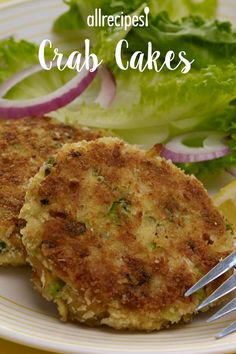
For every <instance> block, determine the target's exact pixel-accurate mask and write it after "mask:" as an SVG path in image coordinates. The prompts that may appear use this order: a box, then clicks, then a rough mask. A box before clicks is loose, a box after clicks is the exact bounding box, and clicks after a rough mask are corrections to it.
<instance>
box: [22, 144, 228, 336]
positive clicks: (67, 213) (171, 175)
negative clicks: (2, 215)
mask: <svg viewBox="0 0 236 354" xmlns="http://www.w3.org/2000/svg"><path fill="white" fill-rule="evenodd" d="M21 217H22V218H23V219H25V221H26V223H27V224H26V227H25V228H24V229H23V243H24V245H25V247H26V250H27V253H28V259H29V261H30V263H31V264H32V267H33V270H34V276H33V281H34V284H35V286H36V288H38V290H39V291H40V292H41V293H42V295H43V296H44V297H45V298H47V299H48V300H53V301H54V302H56V303H57V305H58V309H59V312H60V316H61V318H62V319H63V320H68V319H70V320H75V321H79V322H83V323H85V324H88V325H101V324H105V325H108V326H111V327H114V328H116V329H127V328H128V329H138V330H149V331H150V330H155V329H157V330H158V329H160V328H162V327H166V326H168V325H169V324H170V323H175V322H178V321H180V320H181V319H182V320H185V321H187V320H188V319H189V318H190V314H192V313H193V312H194V310H195V308H196V306H197V305H198V304H199V303H200V302H201V301H202V300H203V299H204V298H205V297H206V295H207V293H210V292H211V291H212V290H213V287H212V286H211V288H210V287H208V288H207V289H205V290H201V291H199V292H198V293H197V294H195V295H193V296H191V297H190V298H185V297H184V293H185V291H186V290H187V289H188V288H190V287H191V286H192V285H193V284H194V283H195V282H196V281H197V280H198V279H199V278H201V277H202V275H203V274H205V273H207V272H208V271H209V270H210V269H211V268H212V267H213V266H215V265H216V264H217V263H218V262H219V260H220V259H221V258H222V257H225V256H226V255H228V253H230V252H231V250H232V244H233V241H232V235H231V234H230V232H227V231H226V228H225V225H224V221H223V218H222V217H221V215H220V214H219V212H218V211H217V210H216V208H215V207H214V206H213V204H212V202H211V200H210V198H209V197H208V195H207V193H206V191H205V190H204V188H203V187H202V185H201V183H200V182H198V181H197V180H196V179H195V178H193V177H189V176H186V175H185V174H184V173H183V172H182V171H180V170H179V169H178V168H176V167H175V166H174V165H172V164H171V163H169V162H167V161H165V160H163V159H161V158H152V157H149V154H148V153H147V152H145V151H141V150H139V149H138V148H137V147H132V146H130V145H127V144H125V143H123V142H122V141H120V140H119V139H115V138H103V139H98V140H96V141H93V142H90V143H88V142H80V143H78V144H67V145H65V146H64V147H63V148H62V149H61V150H60V151H59V153H58V154H57V156H56V157H55V159H54V161H52V163H51V164H46V165H45V166H44V167H43V168H42V169H41V170H40V172H39V173H38V174H37V175H36V176H35V177H34V178H33V179H32V180H31V182H30V185H29V190H28V192H27V195H26V203H25V205H24V207H23V209H22V211H21ZM217 285H219V283H218V284H215V286H217Z"/></svg>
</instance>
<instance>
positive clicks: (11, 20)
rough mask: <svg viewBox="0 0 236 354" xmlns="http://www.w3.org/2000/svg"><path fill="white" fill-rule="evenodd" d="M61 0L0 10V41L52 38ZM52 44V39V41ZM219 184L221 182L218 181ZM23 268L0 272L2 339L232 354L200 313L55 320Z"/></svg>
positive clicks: (233, 340)
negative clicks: (171, 321)
mask: <svg viewBox="0 0 236 354" xmlns="http://www.w3.org/2000/svg"><path fill="white" fill-rule="evenodd" d="M222 3H223V6H221V9H220V11H221V14H222V16H223V17H225V18H226V19H231V20H233V19H236V0H227V1H226V0H223V1H222ZM65 8H66V7H65V5H63V3H62V0H50V1H48V0H34V1H25V2H24V3H22V1H14V2H13V5H11V6H7V5H2V6H1V8H0V38H3V37H8V36H9V35H12V34H13V35H15V36H16V37H17V38H26V39H29V40H33V41H41V40H43V39H45V38H52V35H51V33H50V30H51V24H52V22H53V19H55V18H56V17H57V16H58V15H59V14H60V13H61V12H63V11H64V10H65ZM53 40H54V41H55V38H53ZM219 183H220V184H221V185H222V184H224V183H225V180H224V179H223V180H222V179H219ZM29 278H30V271H29V270H28V269H27V268H21V269H19V268H9V269H2V268H1V269H0V336H1V337H3V338H6V339H9V340H12V341H15V342H18V343H22V344H25V345H29V346H32V347H37V348H41V349H45V350H51V351H55V352H57V353H77V354H98V353H99V354H124V353H125V354H130V353H136V354H138V353H142V354H154V353H155V354H158V353H159V354H167V353H169V354H174V353H179V354H180V353H181V354H184V353H187V354H194V353H198V354H200V353H202V354H208V353H209V354H210V353H211V354H217V353H233V352H236V334H234V335H231V336H228V337H227V338H224V339H222V340H220V341H216V340H215V339H214V334H215V333H217V332H219V331H220V330H221V329H222V328H223V327H225V326H226V325H228V324H229V323H230V319H228V320H226V319H225V320H222V321H220V322H217V323H215V324H206V323H205V319H206V318H207V317H208V316H209V313H207V314H206V315H199V316H197V317H196V318H195V320H194V321H193V323H192V324H188V325H182V326H176V327H174V328H172V329H170V330H168V331H161V332H158V333H151V334H145V333H127V332H126V333H125V332H114V331H111V330H105V329H90V328H86V327H83V326H80V325H77V326H76V325H72V324H63V323H60V321H58V319H57V317H56V311H55V309H54V308H53V305H52V304H48V303H47V302H45V301H44V300H43V299H41V297H40V296H39V295H38V294H37V293H36V292H34V291H33V290H32V286H31V284H30V282H29Z"/></svg>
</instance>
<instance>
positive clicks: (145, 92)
mask: <svg viewBox="0 0 236 354" xmlns="http://www.w3.org/2000/svg"><path fill="white" fill-rule="evenodd" d="M115 76H116V80H117V97H116V99H115V101H114V103H113V105H112V106H111V107H110V108H109V109H106V108H102V107H100V106H99V105H96V104H93V103H90V104H83V103H82V104H80V105H78V107H74V109H73V110H74V112H73V111H72V110H70V106H68V107H67V108H66V109H63V110H62V111H61V112H60V113H59V114H62V116H65V117H67V119H68V120H70V121H71V122H75V121H76V122H78V123H80V124H84V125H88V126H93V127H100V128H109V129H136V128H144V127H145V128H147V127H154V126H162V125H169V126H170V130H171V134H172V135H176V134H179V133H180V132H182V131H185V127H187V130H188V131H189V130H191V129H192V130H193V129H194V128H195V127H197V126H198V125H199V124H201V123H202V122H204V121H206V120H209V119H214V117H216V116H218V115H220V114H223V113H224V112H225V110H227V108H228V106H229V104H230V102H231V101H232V100H234V99H235V97H236V66H235V65H233V64H230V65H228V66H226V67H224V68H220V67H217V66H210V67H208V68H206V69H202V70H192V72H191V73H190V74H188V75H185V76H183V75H181V74H174V75H173V72H165V73H164V72H163V73H159V74H153V72H148V71H147V72H144V73H137V72H132V71H126V72H125V74H124V73H123V72H121V71H118V70H117V72H116V73H115ZM189 120H190V122H191V124H190V126H189V125H187V126H185V125H184V124H182V125H183V128H181V125H180V126H179V127H177V126H175V125H174V123H177V122H178V121H180V122H181V123H183V122H185V121H189Z"/></svg>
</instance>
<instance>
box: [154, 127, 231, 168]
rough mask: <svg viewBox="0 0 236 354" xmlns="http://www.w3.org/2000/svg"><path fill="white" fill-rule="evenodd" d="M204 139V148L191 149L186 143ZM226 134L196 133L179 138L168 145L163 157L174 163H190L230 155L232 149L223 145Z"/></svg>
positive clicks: (164, 149)
mask: <svg viewBox="0 0 236 354" xmlns="http://www.w3.org/2000/svg"><path fill="white" fill-rule="evenodd" d="M200 138H202V139H203V147H189V146H187V145H185V144H184V141H186V140H191V139H200ZM224 138H225V134H223V133H219V132H209V131H204V132H196V133H189V134H183V135H180V136H177V137H176V138H174V139H172V140H171V141H170V142H169V143H167V144H166V145H165V146H164V148H163V149H162V151H161V156H162V157H164V158H166V159H167V160H171V161H172V162H174V163H189V162H200V161H209V160H214V159H217V158H220V157H223V156H226V155H228V154H229V153H230V148H229V147H228V146H226V145H225V144H224V143H223V139H224Z"/></svg>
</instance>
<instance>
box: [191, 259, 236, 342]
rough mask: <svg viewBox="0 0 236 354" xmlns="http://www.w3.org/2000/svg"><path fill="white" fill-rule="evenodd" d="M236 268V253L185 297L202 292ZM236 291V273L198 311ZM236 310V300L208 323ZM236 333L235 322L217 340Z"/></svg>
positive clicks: (220, 264) (201, 280) (221, 263)
mask: <svg viewBox="0 0 236 354" xmlns="http://www.w3.org/2000/svg"><path fill="white" fill-rule="evenodd" d="M235 266H236V252H233V253H232V254H231V255H229V256H228V257H226V258H225V259H224V260H223V261H222V262H220V263H219V264H217V265H216V266H215V268H213V269H212V270H211V271H210V272H209V273H207V274H206V275H205V276H204V277H203V278H202V279H200V280H199V281H198V282H197V283H196V284H195V285H194V286H192V287H191V288H190V289H189V290H188V291H187V292H186V293H185V296H190V295H192V294H193V293H195V292H196V291H197V290H200V289H201V288H203V287H204V286H206V285H207V284H209V283H211V282H212V281H213V280H215V279H217V278H218V277H220V276H221V275H222V274H224V273H226V272H227V271H229V270H230V269H232V268H234V267H235ZM234 290H236V272H234V274H233V275H232V276H231V277H230V278H229V279H227V280H226V281H225V282H224V283H223V284H222V285H221V286H220V287H219V288H218V289H216V290H215V291H214V293H213V294H211V295H210V296H209V297H208V298H207V299H206V300H205V301H203V302H202V303H201V304H200V305H199V306H198V307H197V310H201V309H202V308H204V307H205V306H208V305H210V304H212V303H213V302H215V301H217V300H219V299H220V298H222V297H223V296H225V295H227V294H229V293H231V292H232V291H234ZM235 310H236V298H235V299H233V300H231V301H230V302H229V303H227V304H226V305H225V306H224V307H223V308H222V309H220V310H219V311H218V312H217V313H216V314H214V315H213V316H212V317H210V318H209V319H208V320H207V322H213V321H215V320H218V319H219V318H221V317H222V316H225V315H227V314H229V313H231V312H233V311H235ZM235 331H236V322H233V323H232V324H231V325H230V326H228V327H227V328H225V329H224V330H223V331H222V332H220V333H218V334H217V335H216V338H217V339H219V338H222V337H225V336H227V335H228V334H231V333H233V332H235Z"/></svg>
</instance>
